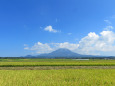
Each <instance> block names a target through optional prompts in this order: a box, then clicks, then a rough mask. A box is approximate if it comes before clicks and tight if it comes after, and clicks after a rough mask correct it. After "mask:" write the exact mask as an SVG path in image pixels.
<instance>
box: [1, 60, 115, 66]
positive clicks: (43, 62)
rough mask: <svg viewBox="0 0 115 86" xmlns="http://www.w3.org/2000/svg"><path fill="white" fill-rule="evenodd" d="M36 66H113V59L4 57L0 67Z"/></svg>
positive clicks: (114, 63) (114, 62)
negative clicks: (82, 59) (81, 59)
mask: <svg viewBox="0 0 115 86" xmlns="http://www.w3.org/2000/svg"><path fill="white" fill-rule="evenodd" d="M36 66H115V60H86V61H80V60H72V59H15V60H13V59H5V60H1V62H0V67H36Z"/></svg>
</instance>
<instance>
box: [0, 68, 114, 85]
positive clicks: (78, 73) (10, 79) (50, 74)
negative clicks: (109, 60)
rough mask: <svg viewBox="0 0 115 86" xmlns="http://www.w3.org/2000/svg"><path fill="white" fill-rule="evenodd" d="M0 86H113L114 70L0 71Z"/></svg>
mask: <svg viewBox="0 0 115 86" xmlns="http://www.w3.org/2000/svg"><path fill="white" fill-rule="evenodd" d="M0 85H1V86H115V69H67V70H63V69H62V70H18V71H17V70H0Z"/></svg>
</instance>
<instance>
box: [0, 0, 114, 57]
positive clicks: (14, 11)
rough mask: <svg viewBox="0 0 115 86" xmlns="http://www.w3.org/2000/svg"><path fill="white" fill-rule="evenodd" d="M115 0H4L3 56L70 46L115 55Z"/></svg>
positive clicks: (0, 24) (0, 19) (0, 15)
mask: <svg viewBox="0 0 115 86" xmlns="http://www.w3.org/2000/svg"><path fill="white" fill-rule="evenodd" d="M114 3H115V0H1V1H0V56H24V55H28V54H32V55H36V54H41V53H49V52H52V51H54V50H56V49H58V48H68V49H70V50H72V51H74V52H76V53H80V54H92V55H115V54H114V52H115V49H114V48H115V43H114V41H115V30H114V27H115V5H114Z"/></svg>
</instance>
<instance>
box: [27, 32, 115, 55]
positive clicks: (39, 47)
mask: <svg viewBox="0 0 115 86" xmlns="http://www.w3.org/2000/svg"><path fill="white" fill-rule="evenodd" d="M58 48H67V49H70V50H72V51H74V52H76V53H80V54H89V55H99V54H100V55H109V53H111V52H115V33H114V32H113V31H102V32H100V34H96V33H95V32H90V33H88V35H87V36H85V37H83V38H82V39H81V40H80V41H79V43H69V42H63V43H44V44H43V43H41V42H38V43H35V44H34V45H33V46H32V47H28V46H25V49H26V50H32V51H35V52H36V53H38V54H41V53H50V52H52V51H54V50H56V49H58ZM114 55H115V54H114Z"/></svg>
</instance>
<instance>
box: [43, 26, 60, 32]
mask: <svg viewBox="0 0 115 86" xmlns="http://www.w3.org/2000/svg"><path fill="white" fill-rule="evenodd" d="M44 30H45V31H49V32H54V33H56V32H59V31H57V30H55V29H53V28H52V26H47V27H45V28H44Z"/></svg>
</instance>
